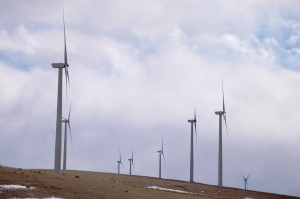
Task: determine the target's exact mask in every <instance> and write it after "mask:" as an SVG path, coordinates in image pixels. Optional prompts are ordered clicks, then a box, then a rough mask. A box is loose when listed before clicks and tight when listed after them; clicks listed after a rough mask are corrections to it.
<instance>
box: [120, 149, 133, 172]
mask: <svg viewBox="0 0 300 199" xmlns="http://www.w3.org/2000/svg"><path fill="white" fill-rule="evenodd" d="M120 159H121V158H120ZM128 160H129V175H131V166H132V167H133V149H132V151H131V158H129V159H128Z"/></svg>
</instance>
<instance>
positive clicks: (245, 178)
mask: <svg viewBox="0 0 300 199" xmlns="http://www.w3.org/2000/svg"><path fill="white" fill-rule="evenodd" d="M242 177H243V181H244V183H245V190H247V189H248V178H249V177H250V173H249V174H248V176H247V177H245V176H244V175H242Z"/></svg>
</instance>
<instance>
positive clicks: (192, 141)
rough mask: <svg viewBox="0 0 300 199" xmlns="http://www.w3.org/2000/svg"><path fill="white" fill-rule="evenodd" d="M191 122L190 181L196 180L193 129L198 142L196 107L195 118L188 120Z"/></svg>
mask: <svg viewBox="0 0 300 199" xmlns="http://www.w3.org/2000/svg"><path fill="white" fill-rule="evenodd" d="M188 122H190V123H191V156H190V182H194V137H193V135H194V134H193V130H194V128H195V135H196V142H197V125H196V123H197V118H196V109H195V108H194V119H192V120H188Z"/></svg>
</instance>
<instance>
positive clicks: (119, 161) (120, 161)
mask: <svg viewBox="0 0 300 199" xmlns="http://www.w3.org/2000/svg"><path fill="white" fill-rule="evenodd" d="M119 157H120V158H119V160H118V161H117V163H118V166H117V168H118V174H120V165H122V166H123V167H124V165H123V163H122V159H121V151H120V149H119Z"/></svg>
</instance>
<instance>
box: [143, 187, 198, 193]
mask: <svg viewBox="0 0 300 199" xmlns="http://www.w3.org/2000/svg"><path fill="white" fill-rule="evenodd" d="M145 188H147V189H157V190H162V191H171V192H176V193H186V194H196V193H192V192H188V191H182V190H177V189H169V188H162V187H158V186H146V187H145Z"/></svg>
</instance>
